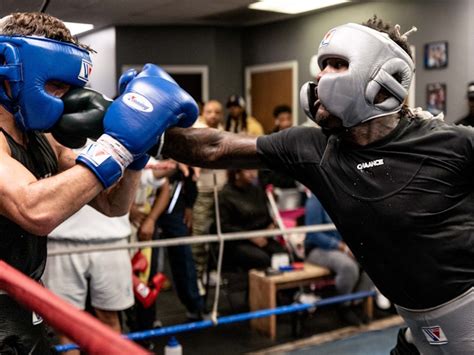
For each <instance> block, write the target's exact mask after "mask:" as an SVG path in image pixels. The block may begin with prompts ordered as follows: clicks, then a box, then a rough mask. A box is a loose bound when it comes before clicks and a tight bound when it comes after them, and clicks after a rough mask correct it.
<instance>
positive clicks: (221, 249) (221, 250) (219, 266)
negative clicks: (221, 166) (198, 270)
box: [207, 171, 224, 325]
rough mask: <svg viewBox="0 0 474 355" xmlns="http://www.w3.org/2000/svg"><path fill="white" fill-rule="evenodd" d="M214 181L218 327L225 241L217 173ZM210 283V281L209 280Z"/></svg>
mask: <svg viewBox="0 0 474 355" xmlns="http://www.w3.org/2000/svg"><path fill="white" fill-rule="evenodd" d="M212 177H213V181H214V186H213V190H214V210H215V213H216V227H217V238H218V240H219V256H218V258H217V280H216V293H215V295H214V304H213V305H212V313H211V320H212V323H214V325H217V307H218V306H219V293H220V289H221V273H222V259H223V257H224V239H223V238H222V227H221V215H220V209H219V194H218V191H217V176H216V172H215V171H213V172H212ZM207 282H209V280H207Z"/></svg>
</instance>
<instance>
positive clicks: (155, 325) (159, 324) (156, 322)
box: [153, 319, 163, 329]
mask: <svg viewBox="0 0 474 355" xmlns="http://www.w3.org/2000/svg"><path fill="white" fill-rule="evenodd" d="M162 327H163V323H162V322H161V320H159V319H156V320H154V321H153V329H156V328H162Z"/></svg>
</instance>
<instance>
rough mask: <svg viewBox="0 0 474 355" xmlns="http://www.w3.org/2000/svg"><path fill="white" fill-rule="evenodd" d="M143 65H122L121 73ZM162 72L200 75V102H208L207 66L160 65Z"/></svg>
mask: <svg viewBox="0 0 474 355" xmlns="http://www.w3.org/2000/svg"><path fill="white" fill-rule="evenodd" d="M143 65H144V64H124V65H122V73H124V72H125V71H126V70H128V69H130V68H133V69H136V70H140V69H141V68H142V67H143ZM160 67H161V68H163V70H164V71H166V72H167V73H171V74H173V73H174V74H201V92H202V101H204V102H207V101H208V100H209V66H207V65H179V64H178V65H174V64H170V65H160Z"/></svg>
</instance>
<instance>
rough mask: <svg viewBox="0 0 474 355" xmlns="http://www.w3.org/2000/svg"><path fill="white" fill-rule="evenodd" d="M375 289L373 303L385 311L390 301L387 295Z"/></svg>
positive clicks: (390, 304)
mask: <svg viewBox="0 0 474 355" xmlns="http://www.w3.org/2000/svg"><path fill="white" fill-rule="evenodd" d="M376 291H377V294H376V295H375V305H376V306H377V307H378V308H380V309H382V310H384V311H386V310H387V309H389V308H390V307H391V306H392V302H390V300H389V299H388V298H387V297H385V296H384V295H382V294H381V293H380V291H379V290H376Z"/></svg>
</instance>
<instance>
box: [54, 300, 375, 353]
mask: <svg viewBox="0 0 474 355" xmlns="http://www.w3.org/2000/svg"><path fill="white" fill-rule="evenodd" d="M375 294H376V293H375V291H361V292H356V293H350V294H347V295H340V296H334V297H328V298H324V299H321V300H319V301H317V302H315V303H305V304H300V303H297V304H291V305H288V306H280V307H275V308H271V309H262V310H260V311H254V312H247V313H240V314H234V315H229V316H223V317H219V318H217V323H216V324H214V323H213V322H212V321H211V320H203V321H198V322H192V323H185V324H177V325H171V326H168V327H163V328H159V329H151V330H145V331H141V332H133V333H128V334H124V337H125V338H127V339H130V340H144V339H148V338H154V337H159V336H164V335H170V334H177V333H184V332H189V331H192V330H197V329H204V328H210V327H213V326H218V325H222V324H231V323H237V322H243V321H246V320H251V319H256V318H265V317H269V316H273V315H280V314H286V313H293V312H299V311H304V310H307V309H310V308H315V307H324V306H329V305H332V304H336V303H343V302H348V301H353V300H357V299H361V298H367V297H373V296H375ZM54 348H55V350H56V351H57V352H64V351H69V350H73V349H79V346H77V345H76V344H64V345H56V346H55V347H54Z"/></svg>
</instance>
